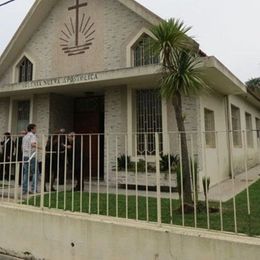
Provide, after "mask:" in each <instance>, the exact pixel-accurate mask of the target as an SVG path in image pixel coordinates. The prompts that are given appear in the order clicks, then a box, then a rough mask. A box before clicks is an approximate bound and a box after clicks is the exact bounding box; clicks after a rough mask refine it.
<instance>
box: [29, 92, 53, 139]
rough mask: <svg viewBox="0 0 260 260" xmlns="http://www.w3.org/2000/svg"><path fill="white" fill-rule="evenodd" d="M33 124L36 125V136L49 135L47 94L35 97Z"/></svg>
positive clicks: (48, 99)
mask: <svg viewBox="0 0 260 260" xmlns="http://www.w3.org/2000/svg"><path fill="white" fill-rule="evenodd" d="M33 110H34V113H33V121H34V122H33V123H35V124H36V125H37V129H38V131H37V132H38V134H39V135H41V134H47V133H49V125H50V124H49V119H50V96H49V94H42V95H35V96H34V104H33Z"/></svg>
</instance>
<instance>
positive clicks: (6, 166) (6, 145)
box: [0, 132, 15, 180]
mask: <svg viewBox="0 0 260 260" xmlns="http://www.w3.org/2000/svg"><path fill="white" fill-rule="evenodd" d="M0 144H1V146H2V156H1V168H0V172H1V174H0V177H1V179H3V178H5V179H6V180H8V179H9V174H10V169H11V162H12V159H13V154H14V152H15V151H14V143H13V141H12V139H11V134H10V133H8V132H6V133H4V140H3V141H2V142H1V143H0Z"/></svg>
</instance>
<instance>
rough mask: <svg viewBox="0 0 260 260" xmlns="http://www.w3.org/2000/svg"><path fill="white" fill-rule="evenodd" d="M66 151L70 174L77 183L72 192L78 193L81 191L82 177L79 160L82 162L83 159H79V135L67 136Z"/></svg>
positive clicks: (82, 186) (71, 134) (82, 185)
mask: <svg viewBox="0 0 260 260" xmlns="http://www.w3.org/2000/svg"><path fill="white" fill-rule="evenodd" d="M67 149H68V162H69V166H70V169H71V172H72V176H74V178H75V180H76V181H77V185H76V186H75V187H74V191H80V190H81V189H82V191H83V190H84V176H83V172H82V169H81V160H83V158H81V157H82V155H81V137H80V136H79V135H76V134H75V133H70V134H69V135H68V145H67ZM81 172H82V174H81ZM81 175H82V176H81ZM81 180H82V182H81Z"/></svg>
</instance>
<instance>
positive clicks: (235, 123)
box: [231, 105, 242, 147]
mask: <svg viewBox="0 0 260 260" xmlns="http://www.w3.org/2000/svg"><path fill="white" fill-rule="evenodd" d="M231 117H232V133H233V144H234V146H236V147H241V146H242V138H241V120H240V109H239V108H238V107H235V106H233V105H231Z"/></svg>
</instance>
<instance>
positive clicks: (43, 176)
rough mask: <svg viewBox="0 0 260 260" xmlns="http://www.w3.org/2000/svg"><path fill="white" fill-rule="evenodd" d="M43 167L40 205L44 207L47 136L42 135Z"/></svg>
mask: <svg viewBox="0 0 260 260" xmlns="http://www.w3.org/2000/svg"><path fill="white" fill-rule="evenodd" d="M41 149H42V169H41V201H40V207H41V209H43V208H44V184H45V136H44V135H42V147H41Z"/></svg>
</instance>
